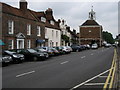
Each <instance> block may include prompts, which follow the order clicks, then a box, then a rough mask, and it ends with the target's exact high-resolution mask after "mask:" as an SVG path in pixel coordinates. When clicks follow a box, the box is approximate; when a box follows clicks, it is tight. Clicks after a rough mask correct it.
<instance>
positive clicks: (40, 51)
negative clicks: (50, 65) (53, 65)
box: [35, 48, 49, 58]
mask: <svg viewBox="0 0 120 90" xmlns="http://www.w3.org/2000/svg"><path fill="white" fill-rule="evenodd" d="M35 50H36V51H37V52H39V53H43V54H44V55H45V58H49V54H48V53H47V51H46V50H44V49H42V48H38V49H37V48H36V49H35Z"/></svg>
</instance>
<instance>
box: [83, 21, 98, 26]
mask: <svg viewBox="0 0 120 90" xmlns="http://www.w3.org/2000/svg"><path fill="white" fill-rule="evenodd" d="M92 25H96V26H100V25H99V24H98V23H97V22H96V21H95V20H86V21H85V22H84V23H83V24H82V25H81V26H92Z"/></svg>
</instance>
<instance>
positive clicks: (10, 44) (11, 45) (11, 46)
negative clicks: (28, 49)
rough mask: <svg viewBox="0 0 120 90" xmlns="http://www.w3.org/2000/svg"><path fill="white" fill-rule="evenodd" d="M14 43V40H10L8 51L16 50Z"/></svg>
mask: <svg viewBox="0 0 120 90" xmlns="http://www.w3.org/2000/svg"><path fill="white" fill-rule="evenodd" d="M13 45H14V41H13V40H8V49H13V48H14V46H13Z"/></svg>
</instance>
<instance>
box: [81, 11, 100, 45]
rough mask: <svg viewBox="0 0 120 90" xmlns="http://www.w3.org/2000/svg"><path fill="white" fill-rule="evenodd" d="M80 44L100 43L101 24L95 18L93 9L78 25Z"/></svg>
mask: <svg viewBox="0 0 120 90" xmlns="http://www.w3.org/2000/svg"><path fill="white" fill-rule="evenodd" d="M79 37H80V44H94V43H97V44H98V45H99V46H101V45H102V26H101V25H99V24H98V23H97V22H96V20H95V12H94V11H93V9H91V11H90V12H89V19H88V20H86V21H85V22H84V23H83V24H82V25H81V26H80V35H79Z"/></svg>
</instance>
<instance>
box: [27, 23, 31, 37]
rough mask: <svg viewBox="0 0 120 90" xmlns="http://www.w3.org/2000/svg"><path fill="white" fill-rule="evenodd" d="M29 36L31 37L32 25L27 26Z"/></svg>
mask: <svg viewBox="0 0 120 90" xmlns="http://www.w3.org/2000/svg"><path fill="white" fill-rule="evenodd" d="M27 35H31V24H27Z"/></svg>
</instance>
